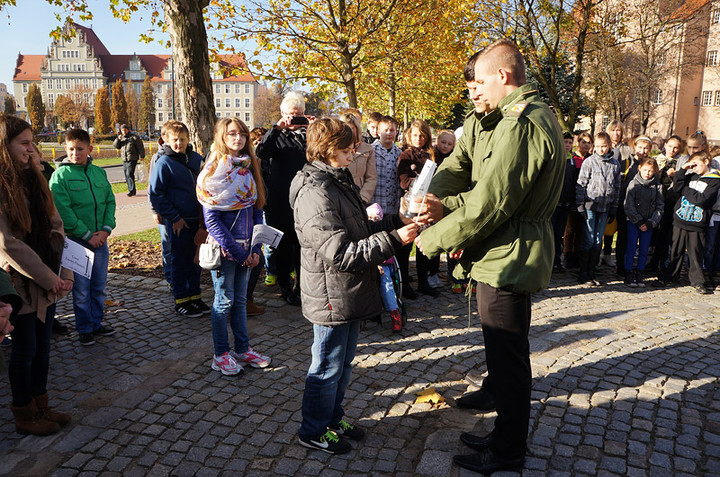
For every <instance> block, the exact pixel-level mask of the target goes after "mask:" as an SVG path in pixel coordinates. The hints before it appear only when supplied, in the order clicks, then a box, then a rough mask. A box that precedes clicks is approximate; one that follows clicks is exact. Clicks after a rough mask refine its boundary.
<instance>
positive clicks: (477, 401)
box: [455, 389, 495, 412]
mask: <svg viewBox="0 0 720 477" xmlns="http://www.w3.org/2000/svg"><path fill="white" fill-rule="evenodd" d="M455 403H456V404H457V406H458V407H461V408H463V409H476V410H478V411H483V412H492V411H494V410H495V399H494V398H493V397H492V394H490V392H488V391H487V390H486V389H480V390H479V391H473V392H471V393H465V394H463V395H462V396H460V397H459V398H457V399H456V400H455Z"/></svg>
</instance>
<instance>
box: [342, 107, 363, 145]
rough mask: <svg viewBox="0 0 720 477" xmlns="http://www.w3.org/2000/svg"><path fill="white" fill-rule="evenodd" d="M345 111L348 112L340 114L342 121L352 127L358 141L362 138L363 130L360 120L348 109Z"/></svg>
mask: <svg viewBox="0 0 720 477" xmlns="http://www.w3.org/2000/svg"><path fill="white" fill-rule="evenodd" d="M345 111H346V112H344V113H342V114H341V115H340V121H342V122H344V123H345V124H347V125H348V126H350V127H351V128H352V130H353V134H354V135H355V142H357V141H359V140H360V134H361V132H362V130H361V129H360V127H361V126H360V120H359V119H358V118H357V116H355V115H354V114H353V113H350V112H347V110H345Z"/></svg>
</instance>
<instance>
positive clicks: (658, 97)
mask: <svg viewBox="0 0 720 477" xmlns="http://www.w3.org/2000/svg"><path fill="white" fill-rule="evenodd" d="M662 96H663V95H662V90H661V89H656V90H655V93H654V94H653V100H652V102H653V104H655V105H658V104H662Z"/></svg>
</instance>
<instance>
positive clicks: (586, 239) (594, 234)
mask: <svg viewBox="0 0 720 477" xmlns="http://www.w3.org/2000/svg"><path fill="white" fill-rule="evenodd" d="M586 212H587V220H586V221H585V231H584V234H583V240H582V246H581V247H580V249H581V250H582V251H583V252H587V251H588V250H590V249H592V248H595V249H598V250H600V249H601V248H602V244H603V234H604V233H605V226H606V225H607V219H608V213H607V212H595V211H594V210H588V211H586Z"/></svg>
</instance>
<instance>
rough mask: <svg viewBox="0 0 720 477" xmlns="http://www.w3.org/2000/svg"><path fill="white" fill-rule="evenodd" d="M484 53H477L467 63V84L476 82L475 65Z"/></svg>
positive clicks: (465, 71)
mask: <svg viewBox="0 0 720 477" xmlns="http://www.w3.org/2000/svg"><path fill="white" fill-rule="evenodd" d="M483 51H484V50H480V51H476V52H475V53H473V55H472V56H471V57H470V58H469V59H468V60H467V63H465V68H464V69H463V76H465V82H466V83H470V82H471V81H475V63H476V62H477V59H478V57H479V56H480V55H481V54H482V52H483Z"/></svg>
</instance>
